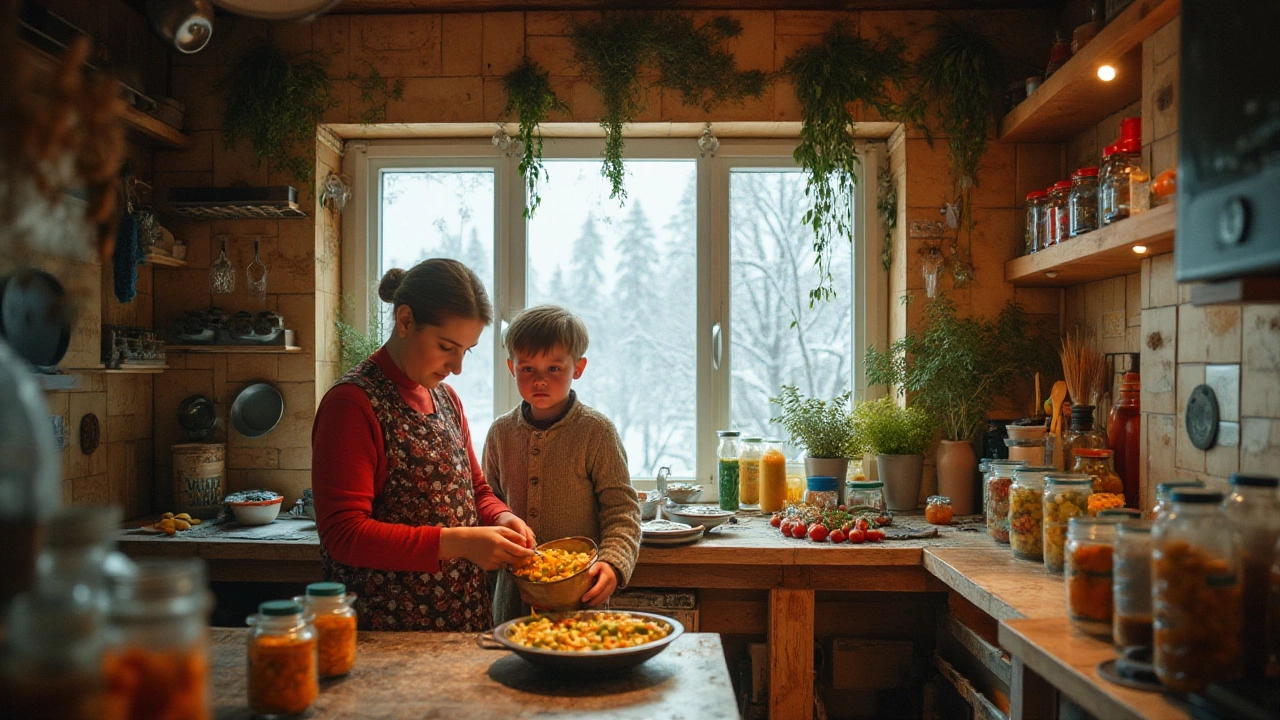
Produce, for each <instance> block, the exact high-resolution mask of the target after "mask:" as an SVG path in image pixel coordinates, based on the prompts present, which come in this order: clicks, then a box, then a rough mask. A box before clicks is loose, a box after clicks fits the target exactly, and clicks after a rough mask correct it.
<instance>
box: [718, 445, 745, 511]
mask: <svg viewBox="0 0 1280 720" xmlns="http://www.w3.org/2000/svg"><path fill="white" fill-rule="evenodd" d="M716 435H717V436H719V437H720V445H719V447H717V448H716V455H717V457H718V458H719V460H718V461H717V462H716V471H717V475H718V477H717V480H718V483H717V485H718V489H719V491H720V509H721V510H730V511H732V512H737V511H738V456H739V455H741V454H742V449H741V447H740V445H739V443H738V438H739V437H740V436H741V435H742V433H740V432H738V431H737V430H721V431H720V432H718V433H716Z"/></svg>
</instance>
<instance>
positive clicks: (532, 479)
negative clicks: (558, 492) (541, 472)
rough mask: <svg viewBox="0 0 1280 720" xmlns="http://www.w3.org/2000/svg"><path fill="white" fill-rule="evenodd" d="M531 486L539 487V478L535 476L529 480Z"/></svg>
mask: <svg viewBox="0 0 1280 720" xmlns="http://www.w3.org/2000/svg"><path fill="white" fill-rule="evenodd" d="M529 484H530V485H537V484H538V477H537V476H536V475H535V476H534V477H531V478H529Z"/></svg>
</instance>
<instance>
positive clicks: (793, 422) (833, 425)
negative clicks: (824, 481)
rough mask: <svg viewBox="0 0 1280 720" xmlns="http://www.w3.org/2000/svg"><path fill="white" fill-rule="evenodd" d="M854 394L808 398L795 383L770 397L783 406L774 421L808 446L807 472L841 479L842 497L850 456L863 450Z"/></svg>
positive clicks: (794, 442) (793, 440)
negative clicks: (853, 410) (857, 430)
mask: <svg viewBox="0 0 1280 720" xmlns="http://www.w3.org/2000/svg"><path fill="white" fill-rule="evenodd" d="M851 397H852V394H851V393H848V392H846V393H843V394H842V395H839V396H837V397H836V398H835V399H834V400H829V401H828V400H819V399H817V398H807V397H804V396H803V395H801V394H800V390H799V389H798V388H796V386H795V385H783V386H782V388H781V389H780V390H779V392H778V397H775V398H769V402H770V403H773V404H775V405H777V406H779V407H780V408H782V412H781V414H780V415H779V416H778V417H775V418H773V419H772V420H771V421H770V422H776V423H781V424H782V427H783V428H784V429H785V430H786V431H787V434H788V435H789V436H790V437H791V444H792V445H795V446H796V447H802V448H804V451H805V459H804V470H805V473H806V474H807V475H809V476H823V475H826V476H830V477H834V478H837V480H838V481H839V483H838V485H837V487H840V488H841V491H840V496H841V497H844V491H843V486H844V482H843V481H844V479H845V476H846V475H847V474H848V472H849V458H851V457H853V456H854V455H857V454H859V453H860V452H861V451H860V449H859V446H858V445H857V444H856V433H855V432H854V424H853V414H852V413H851V412H850V408H849V399H850V398H851Z"/></svg>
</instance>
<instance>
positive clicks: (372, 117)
mask: <svg viewBox="0 0 1280 720" xmlns="http://www.w3.org/2000/svg"><path fill="white" fill-rule="evenodd" d="M365 64H366V65H368V66H369V74H368V75H364V76H360V75H356V74H355V73H351V74H349V75H348V76H347V79H348V80H350V81H351V83H352V84H353V85H355V88H356V89H357V90H359V91H360V104H361V105H362V106H363V107H364V109H363V110H361V111H360V124H361V125H377V124H378V123H380V122H385V121H386V119H387V106H388V105H390V104H391V102H392V101H396V102H399V101H400V100H402V99H403V98H404V80H396V81H395V82H393V83H392V82H387V78H386V77H385V76H383V74H382V73H380V72H378V68H377V67H376V66H374V64H373V63H371V62H369V61H368V60H366V61H365Z"/></svg>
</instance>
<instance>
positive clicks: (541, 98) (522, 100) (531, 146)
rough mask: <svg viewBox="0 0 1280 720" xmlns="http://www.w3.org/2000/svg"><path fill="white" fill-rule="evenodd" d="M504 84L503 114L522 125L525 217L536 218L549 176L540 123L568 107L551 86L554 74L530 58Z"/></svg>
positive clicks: (506, 77) (521, 158) (520, 138)
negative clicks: (542, 184) (540, 189)
mask: <svg viewBox="0 0 1280 720" xmlns="http://www.w3.org/2000/svg"><path fill="white" fill-rule="evenodd" d="M502 83H503V85H504V86H505V87H506V90H507V107H506V109H504V110H503V111H502V114H503V115H506V116H510V115H512V114H514V115H515V116H516V119H517V120H518V121H519V124H520V130H519V134H518V139H519V140H520V153H521V154H520V166H519V170H520V175H521V176H522V177H523V178H524V187H525V203H524V216H525V218H526V219H527V218H531V217H533V214H534V212H536V211H537V209H538V206H539V205H540V204H542V198H541V197H540V196H539V194H538V183H540V182H542V181H543V180H546V179H547V178H548V175H547V170H546V167H545V166H544V165H543V163H542V132H541V131H540V130H539V126H540V125H541V124H542V123H543V122H545V121H546V119H547V115H549V114H551V113H552V112H562V113H565V112H568V111H569V106H568V105H567V104H565V102H564V101H563V100H561V99H560V98H559V97H557V96H556V93H555V91H554V90H552V89H551V75H550V74H549V73H547V71H545V70H543V69H542V68H540V67H538V64H537V63H535V62H533V61H532V60H530V59H529V58H527V57H526V58H525V59H524V62H522V63H520V67H518V68H516V69H515V70H512V71H511V72H509V73H507V74H506V75H505V76H504V77H503V78H502Z"/></svg>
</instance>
